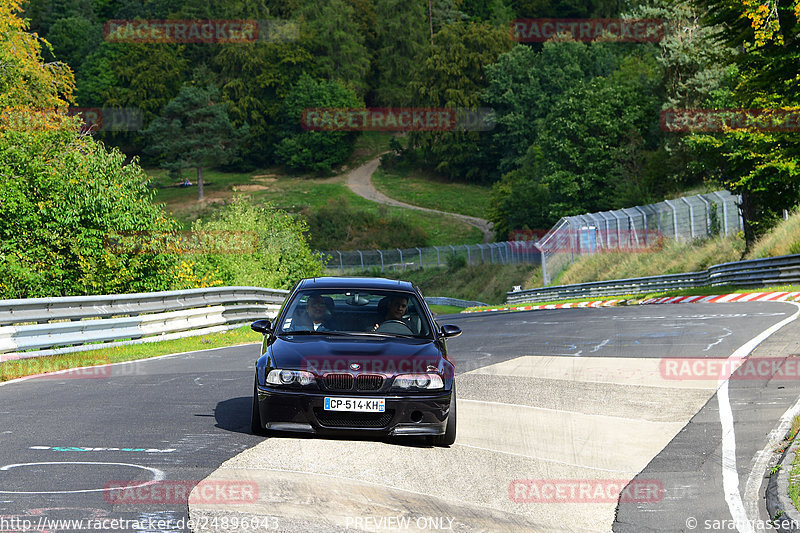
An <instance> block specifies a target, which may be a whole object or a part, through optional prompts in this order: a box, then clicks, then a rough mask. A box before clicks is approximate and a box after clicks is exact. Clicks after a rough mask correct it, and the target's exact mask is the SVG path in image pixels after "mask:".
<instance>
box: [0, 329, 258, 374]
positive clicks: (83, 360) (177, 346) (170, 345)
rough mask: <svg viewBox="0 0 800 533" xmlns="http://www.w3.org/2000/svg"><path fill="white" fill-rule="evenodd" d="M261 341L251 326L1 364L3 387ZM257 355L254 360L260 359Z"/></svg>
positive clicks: (254, 354) (0, 371)
mask: <svg viewBox="0 0 800 533" xmlns="http://www.w3.org/2000/svg"><path fill="white" fill-rule="evenodd" d="M259 341H261V334H260V333H256V332H255V331H253V330H251V329H250V326H249V325H246V326H242V327H240V328H236V329H232V330H229V331H225V332H222V333H210V334H208V335H198V336H197V337H187V338H185V339H175V340H169V341H161V342H147V343H142V344H131V345H127V346H117V347H114V348H103V349H100V350H90V351H86V352H76V353H68V354H62V355H50V356H45V357H32V358H30V359H17V360H12V361H4V362H2V363H0V383H1V382H3V381H9V380H11V379H16V378H21V377H24V376H31V375H35V374H44V373H47V372H55V371H58V370H66V369H69V368H80V367H86V366H94V365H105V364H109V363H121V362H124V361H134V360H137V359H149V358H151V357H158V356H160V355H167V354H171V353H181V352H191V351H195V350H207V349H209V348H221V347H225V346H235V345H237V344H247V343H250V342H259ZM256 355H257V354H256V353H255V352H253V360H254V361H255V359H256Z"/></svg>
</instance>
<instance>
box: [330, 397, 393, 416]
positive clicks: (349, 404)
mask: <svg viewBox="0 0 800 533" xmlns="http://www.w3.org/2000/svg"><path fill="white" fill-rule="evenodd" d="M325 410H326V411H354V412H357V413H383V412H384V411H386V399H385V398H325Z"/></svg>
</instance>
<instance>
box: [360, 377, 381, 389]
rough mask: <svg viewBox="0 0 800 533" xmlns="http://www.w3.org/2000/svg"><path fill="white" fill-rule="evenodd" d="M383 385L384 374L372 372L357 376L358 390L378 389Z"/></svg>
mask: <svg viewBox="0 0 800 533" xmlns="http://www.w3.org/2000/svg"><path fill="white" fill-rule="evenodd" d="M382 385H383V376H374V375H372V374H362V375H360V376H356V388H357V389H358V390H378V389H380V388H381V386H382Z"/></svg>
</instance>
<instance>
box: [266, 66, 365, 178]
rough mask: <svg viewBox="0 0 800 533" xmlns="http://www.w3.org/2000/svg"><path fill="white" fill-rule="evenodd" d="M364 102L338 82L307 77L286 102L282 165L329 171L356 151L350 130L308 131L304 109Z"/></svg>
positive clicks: (356, 105)
mask: <svg viewBox="0 0 800 533" xmlns="http://www.w3.org/2000/svg"><path fill="white" fill-rule="evenodd" d="M363 106H364V103H363V101H361V100H359V98H358V97H357V96H356V95H355V93H354V92H353V91H351V90H349V89H346V88H345V87H342V86H341V85H340V84H339V83H338V82H335V81H320V80H315V79H313V78H312V77H311V76H308V75H303V76H302V77H301V78H300V80H298V82H297V83H296V84H295V85H294V87H293V88H292V90H291V92H290V93H289V94H288V95H287V97H286V99H285V100H284V102H283V109H282V112H281V117H282V126H281V132H280V141H279V143H278V146H277V148H276V150H275V155H276V157H277V159H278V161H279V162H281V163H282V164H284V165H286V166H287V167H288V168H290V169H292V170H311V171H314V172H328V171H330V170H331V169H332V168H333V167H335V166H337V165H341V164H342V163H344V162H345V161H347V159H348V158H349V157H350V154H351V153H352V152H353V145H354V143H355V139H356V134H355V133H352V132H346V131H305V130H304V128H303V125H302V116H303V110H305V109H309V108H359V107H363Z"/></svg>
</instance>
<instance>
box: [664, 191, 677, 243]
mask: <svg viewBox="0 0 800 533" xmlns="http://www.w3.org/2000/svg"><path fill="white" fill-rule="evenodd" d="M664 202H665V203H666V204H667V205H668V206H669V208H670V209H672V227H673V231H674V232H675V234H674V236H675V242H680V239H678V210H677V209H675V206H674V205H672V202H670V201H669V200H664Z"/></svg>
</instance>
